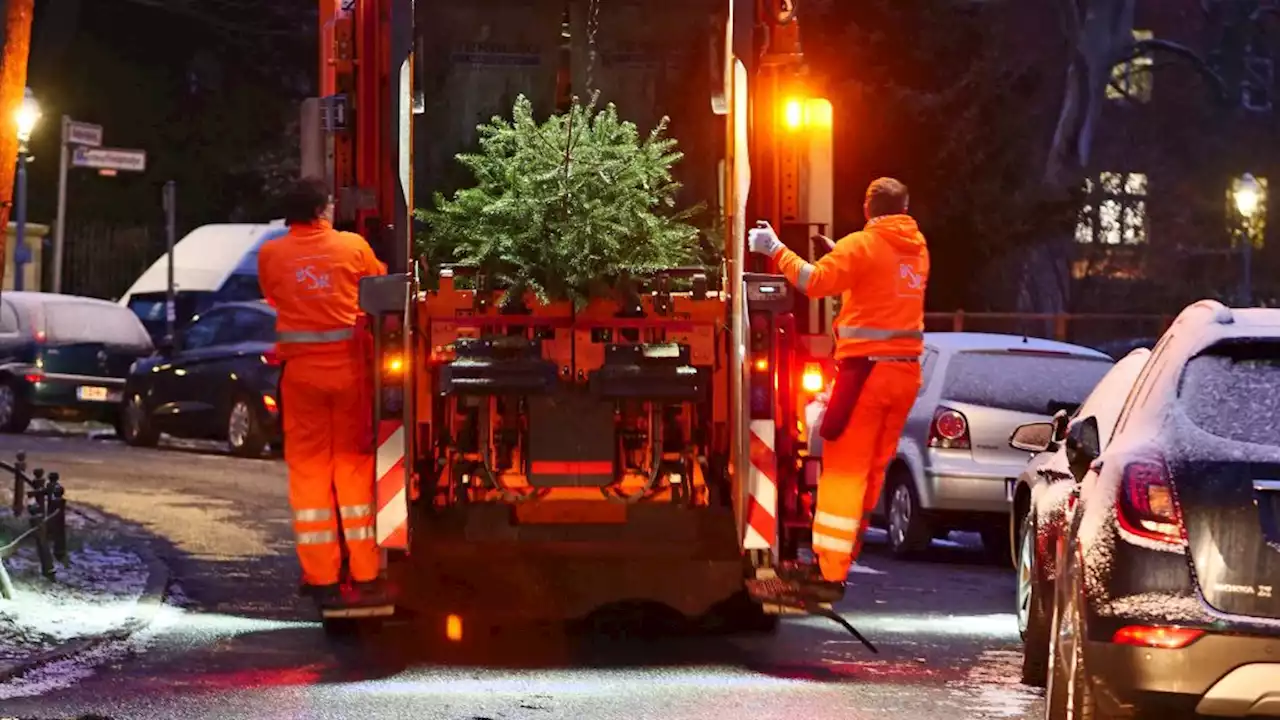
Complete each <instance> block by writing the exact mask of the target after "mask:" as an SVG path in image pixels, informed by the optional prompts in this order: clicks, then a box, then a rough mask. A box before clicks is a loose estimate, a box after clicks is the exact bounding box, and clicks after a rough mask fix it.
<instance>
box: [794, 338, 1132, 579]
mask: <svg viewBox="0 0 1280 720" xmlns="http://www.w3.org/2000/svg"><path fill="white" fill-rule="evenodd" d="M924 344H925V351H924V356H923V357H922V358H921V362H922V366H921V369H922V372H923V376H924V381H923V383H922V385H921V388H920V395H919V397H918V398H917V399H916V404H915V406H913V407H912V409H911V415H910V417H909V418H908V419H907V426H906V428H905V430H904V431H903V433H902V437H901V438H899V440H898V452H897V457H896V458H895V459H894V461H893V462H892V463H891V464H890V466H889V469H888V472H887V473H886V478H885V487H884V492H883V493H882V494H881V496H880V503H879V505H878V506H877V507H876V509H875V511H874V512H873V514H872V520H873V522H874V523H875V524H877V525H879V526H881V527H884V528H886V529H887V530H888V536H889V546H890V549H891V550H892V552H893V554H895V555H898V556H911V555H916V554H918V553H919V552H920V551H922V550H924V549H926V548H927V547H928V546H929V544H930V542H931V541H932V540H933V539H935V538H939V539H941V538H945V537H946V536H947V535H948V534H949V533H951V532H952V531H954V530H963V531H976V532H978V533H980V534H981V535H982V541H983V545H984V546H985V548H986V550H987V551H988V552H989V553H990V554H991V555H992V556H993V557H996V558H1003V559H1006V560H1008V558H1010V557H1011V555H1012V553H1011V548H1010V540H1009V510H1010V507H1011V506H1012V495H1011V493H1012V491H1013V486H1014V483H1015V481H1016V479H1017V477H1018V475H1019V473H1021V472H1022V470H1023V469H1024V468H1025V467H1026V464H1027V454H1026V453H1025V452H1021V451H1018V450H1014V449H1013V448H1011V447H1010V446H1009V438H1010V436H1011V435H1012V434H1013V431H1014V430H1016V429H1017V428H1018V426H1020V425H1023V424H1026V423H1031V422H1037V421H1043V422H1047V421H1049V420H1051V419H1052V417H1053V415H1054V413H1056V412H1057V411H1058V410H1066V411H1067V412H1068V413H1070V412H1073V411H1074V410H1075V408H1077V407H1079V405H1080V404H1081V403H1083V402H1084V399H1085V398H1086V397H1088V395H1089V393H1090V392H1091V391H1092V390H1093V388H1094V386H1095V385H1097V384H1098V382H1099V381H1100V380H1101V379H1102V377H1103V376H1104V375H1106V373H1107V371H1108V370H1110V369H1111V366H1112V365H1113V362H1114V361H1113V360H1112V359H1111V358H1110V357H1109V356H1107V355H1106V354H1104V353H1101V352H1098V351H1096V350H1092V349H1090V348H1086V347H1082V346H1079V345H1071V344H1068V343H1062V342H1055V341H1053V340H1043V339H1038V338H1029V337H1023V336H1021V335H998V334H987V333H951V332H941V333H925V341H924ZM815 440H817V434H816V433H813V437H812V438H811V442H810V454H811V455H812V456H816V457H821V447H820V443H819V442H814V441H815Z"/></svg>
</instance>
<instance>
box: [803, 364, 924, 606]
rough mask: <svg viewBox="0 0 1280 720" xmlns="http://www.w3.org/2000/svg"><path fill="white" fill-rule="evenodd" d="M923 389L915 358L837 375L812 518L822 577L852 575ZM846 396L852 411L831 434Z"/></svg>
mask: <svg viewBox="0 0 1280 720" xmlns="http://www.w3.org/2000/svg"><path fill="white" fill-rule="evenodd" d="M867 370H869V372H868V371H867ZM842 381H843V382H844V385H845V386H844V387H841V383H842ZM851 385H852V387H850V386H851ZM919 392H920V364H919V363H916V362H903V361H889V362H876V363H874V364H872V365H870V366H869V368H865V369H864V371H863V372H861V373H859V372H858V371H856V370H855V371H853V372H850V371H847V370H843V369H842V371H841V376H838V377H837V378H836V385H835V387H834V388H833V389H832V397H831V402H830V403H829V405H828V408H827V417H826V418H824V420H823V424H824V427H823V443H822V444H823V447H822V475H821V477H819V478H818V503H817V508H816V510H817V512H815V513H814V522H813V553H814V555H816V556H817V558H818V567H819V569H820V570H821V571H822V577H823V579H824V580H827V581H830V582H844V580H845V579H846V578H847V577H848V575H849V569H850V568H851V567H853V561H854V560H855V559H856V557H857V554H858V552H860V551H861V549H862V535H863V533H864V532H865V531H866V526H867V522H868V520H869V519H870V516H871V511H872V510H874V509H875V507H876V503H878V502H879V501H880V491H881V490H882V489H883V488H884V475H885V470H886V469H888V467H889V462H890V461H891V460H893V456H894V454H895V453H896V452H897V450H898V438H899V437H900V436H901V435H902V430H903V427H904V426H905V425H906V423H907V416H908V415H909V414H910V413H911V406H912V405H913V404H914V403H915V400H916V395H917V394H918V393H919ZM845 393H851V396H850V395H846V394H845ZM842 395H844V400H845V401H848V402H852V411H851V412H848V415H847V422H845V424H844V427H843V429H842V430H841V429H839V428H837V429H836V431H838V432H839V434H838V435H835V436H834V437H828V434H829V432H828V431H829V428H828V427H827V426H826V423H827V422H828V421H829V420H833V419H834V420H836V421H837V422H838V418H832V415H831V414H832V412H833V411H836V412H837V413H838V412H839V411H838V410H837V408H836V407H835V406H836V403H838V402H840V398H841V396H842Z"/></svg>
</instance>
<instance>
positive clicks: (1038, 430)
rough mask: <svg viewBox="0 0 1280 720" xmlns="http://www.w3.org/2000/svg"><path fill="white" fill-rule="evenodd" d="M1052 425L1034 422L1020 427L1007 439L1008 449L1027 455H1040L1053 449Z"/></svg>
mask: <svg viewBox="0 0 1280 720" xmlns="http://www.w3.org/2000/svg"><path fill="white" fill-rule="evenodd" d="M1053 433H1054V424H1053V423H1047V422H1035V423H1027V424H1026V425H1021V426H1019V427H1018V429H1017V430H1014V431H1013V435H1012V436H1011V437H1010V438H1009V447H1011V448H1013V449H1014V450H1022V451H1023V452H1029V453H1041V452H1044V451H1046V450H1048V449H1049V448H1051V447H1053Z"/></svg>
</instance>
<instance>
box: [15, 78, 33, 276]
mask: <svg viewBox="0 0 1280 720" xmlns="http://www.w3.org/2000/svg"><path fill="white" fill-rule="evenodd" d="M13 119H14V122H15V123H16V124H17V125H18V177H17V188H16V190H15V194H16V195H17V197H16V198H15V200H16V202H15V203H14V205H15V206H16V208H17V210H16V212H17V218H15V223H16V224H17V226H18V227H17V246H16V247H14V249H13V267H14V277H13V289H14V290H22V288H23V281H24V280H25V279H26V274H27V273H26V268H27V263H29V262H31V249H30V248H28V247H27V163H28V162H30V160H31V148H30V143H31V133H33V132H35V129H36V125H37V124H39V122H40V104H39V103H37V102H36V96H35V94H34V93H32V92H31V88H27V91H26V95H25V96H24V97H23V98H22V104H21V105H19V106H18V111H17V113H15V115H14V118H13Z"/></svg>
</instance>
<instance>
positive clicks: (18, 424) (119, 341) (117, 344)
mask: <svg viewBox="0 0 1280 720" xmlns="http://www.w3.org/2000/svg"><path fill="white" fill-rule="evenodd" d="M151 353H152V345H151V338H150V337H149V336H148V335H147V331H146V329H145V328H143V326H142V323H141V322H139V321H138V318H137V316H135V315H134V314H133V313H132V312H130V311H129V310H128V309H127V308H122V307H120V306H119V305H116V304H115V303H110V302H106V301H103V300H96V299H94V298H86V297H78V296H75V295H55V294H52V293H39V292H6V293H4V295H3V296H2V297H0V431H3V432H8V433H20V432H23V431H25V430H26V429H27V426H28V425H30V424H31V420H32V418H37V417H42V418H50V419H57V420H73V421H82V420H99V421H102V422H107V423H112V424H115V423H116V422H117V420H118V416H119V408H120V398H121V390H122V389H123V388H124V384H125V376H126V375H128V373H129V367H130V366H131V365H133V363H134V361H135V360H137V359H138V358H142V357H146V356H148V355H150V354H151Z"/></svg>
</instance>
